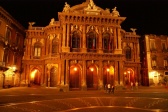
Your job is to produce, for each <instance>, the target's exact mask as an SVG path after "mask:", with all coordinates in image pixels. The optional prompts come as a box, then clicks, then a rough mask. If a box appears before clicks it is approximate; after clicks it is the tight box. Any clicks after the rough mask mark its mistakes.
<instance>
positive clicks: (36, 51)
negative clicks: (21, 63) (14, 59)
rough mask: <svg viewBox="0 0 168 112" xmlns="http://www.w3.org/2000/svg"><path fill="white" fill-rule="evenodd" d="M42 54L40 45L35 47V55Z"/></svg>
mask: <svg viewBox="0 0 168 112" xmlns="http://www.w3.org/2000/svg"><path fill="white" fill-rule="evenodd" d="M40 55H41V48H40V47H36V48H35V49H34V56H36V57H39V56H40Z"/></svg>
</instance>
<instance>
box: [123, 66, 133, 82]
mask: <svg viewBox="0 0 168 112" xmlns="http://www.w3.org/2000/svg"><path fill="white" fill-rule="evenodd" d="M124 82H125V85H130V84H131V82H132V83H133V84H135V75H134V71H133V70H132V69H131V68H128V69H127V70H125V71H124Z"/></svg>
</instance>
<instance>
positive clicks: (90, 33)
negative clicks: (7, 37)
mask: <svg viewBox="0 0 168 112" xmlns="http://www.w3.org/2000/svg"><path fill="white" fill-rule="evenodd" d="M58 16H59V18H58V19H59V20H58V21H55V19H54V18H52V19H51V21H50V23H49V25H47V26H45V27H35V26H33V25H34V23H35V22H30V23H29V28H28V29H27V30H26V39H25V53H24V57H23V60H22V64H23V68H24V70H23V71H24V72H23V74H22V75H21V76H22V77H21V80H22V85H32V84H37V85H41V86H49V87H59V88H60V89H63V90H64V91H68V90H72V89H76V90H87V89H104V86H105V85H106V84H107V83H110V84H112V85H113V84H114V85H116V86H118V87H121V86H122V87H123V86H126V85H130V83H131V82H133V83H135V82H139V84H140V80H141V77H140V69H141V66H140V56H139V54H140V51H139V44H138V43H139V37H140V36H138V35H137V34H136V32H135V29H132V32H126V31H125V30H123V29H122V28H121V23H122V22H123V21H124V20H125V19H126V17H120V16H119V12H118V11H117V10H116V8H114V10H113V11H112V12H110V10H104V9H102V8H100V7H98V6H96V4H94V2H90V1H86V2H84V3H82V4H78V5H76V6H73V7H70V6H69V5H68V4H65V7H64V8H63V11H62V12H59V13H58Z"/></svg>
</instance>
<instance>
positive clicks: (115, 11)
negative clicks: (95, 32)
mask: <svg viewBox="0 0 168 112" xmlns="http://www.w3.org/2000/svg"><path fill="white" fill-rule="evenodd" d="M112 10H113V11H112V16H115V17H118V16H120V14H119V12H118V11H117V7H114V8H113V9H112Z"/></svg>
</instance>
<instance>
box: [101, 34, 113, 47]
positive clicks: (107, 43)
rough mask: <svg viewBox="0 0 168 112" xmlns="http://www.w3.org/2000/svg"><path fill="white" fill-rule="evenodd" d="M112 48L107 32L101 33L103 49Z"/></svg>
mask: <svg viewBox="0 0 168 112" xmlns="http://www.w3.org/2000/svg"><path fill="white" fill-rule="evenodd" d="M111 48H112V40H110V34H109V33H103V49H111Z"/></svg>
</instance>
